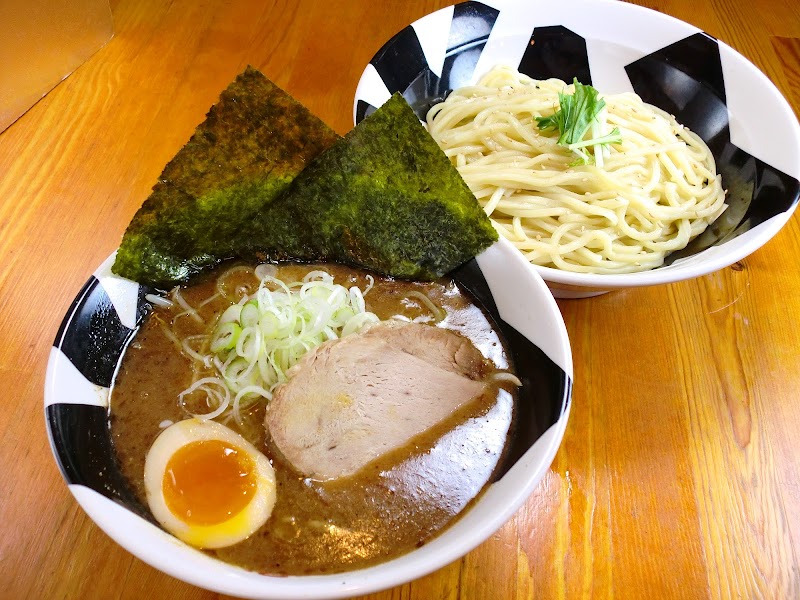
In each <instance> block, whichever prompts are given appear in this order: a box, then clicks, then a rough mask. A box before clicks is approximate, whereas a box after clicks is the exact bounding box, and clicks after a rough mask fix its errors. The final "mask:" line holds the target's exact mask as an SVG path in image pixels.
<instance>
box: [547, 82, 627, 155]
mask: <svg viewBox="0 0 800 600" xmlns="http://www.w3.org/2000/svg"><path fill="white" fill-rule="evenodd" d="M573 83H574V86H575V93H574V94H564V93H559V94H558V102H559V105H560V108H559V109H558V110H557V111H556V112H555V113H553V114H552V115H551V116H549V117H536V121H537V123H538V125H539V129H540V130H542V131H548V130H553V129H557V130H558V131H559V132H560V135H559V136H558V144H559V145H561V146H566V147H567V148H569V149H570V150H572V151H573V152H574V153H575V154H577V155H578V160H577V161H576V163H575V164H591V163H593V162H595V159H597V163H598V166H601V165H602V152H601V151H600V150H601V146H603V145H605V144H618V143H620V142H621V141H622V135H621V134H620V132H619V128H618V127H615V128H614V129H613V130H612V131H611V133H609V134H607V135H602V136H599V135H598V136H593V137H592V138H590V139H588V140H584V139H583V138H584V136H585V135H586V132H587V131H588V130H589V128H590V127H592V126H593V125H594V127H593V130H595V129H596V128H597V126H598V125H599V121H598V120H597V116H598V115H599V114H600V111H602V110H603V108H604V107H605V105H606V101H605V100H603V99H602V98H600V97H599V96H600V94H599V92H598V91H597V90H596V89H595V88H593V87H592V86H590V85H583V84H582V83H580V82H579V81H578V80H577V78H576V79H574V80H573ZM593 133H594V131H593ZM589 146H594V147H595V155H594V156H592V155H591V154H588V153H587V152H585V151H584V150H583V148H587V147H589Z"/></svg>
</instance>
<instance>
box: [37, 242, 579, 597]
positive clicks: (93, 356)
mask: <svg viewBox="0 0 800 600" xmlns="http://www.w3.org/2000/svg"><path fill="white" fill-rule="evenodd" d="M113 258H114V257H113V256H112V257H111V258H109V259H108V260H107V261H106V262H105V263H103V265H102V266H101V267H100V268H99V269H98V270H97V271H96V272H95V274H94V276H93V277H91V278H90V279H89V281H88V282H87V283H86V285H85V286H84V287H83V289H82V290H81V292H80V293H79V294H78V296H77V297H76V298H75V301H74V302H73V304H72V306H71V308H70V310H69V311H68V313H67V314H66V316H65V317H64V320H63V322H62V324H61V327H60V329H59V331H58V335H57V336H56V340H55V343H54V345H53V349H52V351H51V354H50V361H49V364H48V367H47V376H46V381H45V415H46V422H47V428H48V433H49V436H50V442H51V444H52V449H53V454H54V455H55V457H56V460H57V462H58V464H59V466H60V467H61V471H62V473H63V475H64V478H65V480H66V482H67V484H68V485H69V489H70V491H71V492H72V494H73V495H74V496H75V498H76V499H77V501H78V502H79V503H80V505H81V506H82V507H83V509H84V510H85V511H86V513H87V514H88V515H89V516H90V517H91V518H92V519H93V520H94V521H95V523H97V524H98V525H99V526H100V527H101V528H102V529H103V530H104V531H105V532H106V533H107V534H108V535H109V536H110V537H111V538H113V539H114V540H115V541H116V542H117V543H119V544H120V545H121V546H123V547H124V548H126V549H127V550H128V551H130V552H131V553H133V554H135V555H136V556H138V557H139V558H140V559H142V560H143V561H145V562H146V563H148V564H150V565H152V566H153V567H155V568H157V569H160V570H161V571H164V572H165V573H168V574H170V575H172V576H174V577H177V578H179V579H182V580H184V581H187V582H189V583H192V584H194V585H197V586H200V587H203V588H206V589H209V590H213V591H216V592H219V593H224V594H230V595H234V596H241V597H245V598H271V599H278V598H280V599H291V598H304V599H315V598H347V597H351V596H355V595H360V594H366V593H369V592H373V591H376V590H380V589H384V588H388V587H392V586H395V585H399V584H401V583H404V582H407V581H410V580H412V579H416V578H418V577H421V576H423V575H425V574H427V573H430V572H432V571H434V570H436V569H438V568H440V567H443V566H444V565H447V564H448V563H450V562H452V561H454V560H456V559H457V558H459V557H460V556H462V555H464V554H466V553H467V552H469V551H470V550H471V549H472V548H474V547H475V546H477V545H478V544H480V543H481V542H483V541H484V540H485V539H487V538H488V537H489V536H490V535H492V533H494V532H495V531H496V530H497V529H499V528H500V527H501V526H502V525H503V524H504V523H505V522H506V521H507V520H508V519H509V518H511V516H512V515H513V514H514V513H515V512H516V510H517V509H518V508H519V507H520V505H521V504H522V503H523V502H524V501H525V499H526V498H527V497H528V496H529V495H530V493H531V492H532V491H533V490H534V488H535V487H536V486H537V484H538V483H539V481H540V480H541V479H542V477H543V476H544V474H545V473H546V472H547V469H548V468H549V466H550V464H551V462H552V460H553V457H554V455H555V453H556V450H557V449H558V446H559V444H560V442H561V439H562V437H563V434H564V428H565V427H566V424H567V418H568V415H569V409H570V398H571V386H572V357H571V354H570V347H569V340H568V338H567V333H566V328H565V327H564V322H563V320H562V319H561V314H560V313H559V310H558V307H557V306H556V303H555V301H554V300H553V297H552V296H551V294H550V292H549V291H548V289H547V287H546V285H545V284H544V282H543V281H542V279H541V278H540V277H539V276H538V275H537V274H536V273H535V272H534V271H532V270H531V269H530V268H529V266H528V264H527V263H526V262H525V261H524V259H523V258H522V256H521V255H520V254H519V253H518V252H517V251H516V250H515V249H514V247H513V246H511V245H510V244H508V243H507V242H499V243H497V244H494V245H493V246H492V247H490V248H489V249H488V250H486V251H485V252H484V253H482V254H481V255H480V256H479V257H477V259H474V260H471V261H470V262H468V263H467V264H466V265H464V266H462V267H460V268H459V269H458V270H457V271H456V272H455V273H454V277H455V278H456V280H457V281H459V282H460V283H461V284H462V285H463V286H464V287H466V288H467V289H469V290H470V291H471V292H472V294H473V296H474V297H475V298H476V299H477V300H478V301H479V302H480V303H481V304H482V305H483V306H484V308H485V309H486V310H487V311H488V312H489V313H490V314H491V315H492V317H493V318H494V321H495V324H496V325H497V326H498V328H499V329H500V330H501V332H502V334H503V335H504V337H505V339H506V341H507V345H508V350H509V353H510V355H511V359H512V361H513V363H514V364H515V365H516V371H517V374H518V375H519V377H520V379H521V380H522V382H523V386H522V388H521V390H520V399H519V402H518V405H517V411H518V412H517V416H516V425H515V427H516V433H515V435H514V436H513V437H512V439H511V442H510V444H511V445H510V448H509V451H508V456H507V458H505V459H504V461H503V463H502V466H501V469H500V471H499V472H498V473H497V475H496V477H495V479H494V480H493V482H492V483H490V484H489V486H488V489H487V490H486V492H485V494H484V495H483V496H482V497H481V498H480V500H479V501H478V502H476V503H475V504H474V505H473V506H472V508H470V509H469V510H468V511H467V513H466V514H464V515H463V517H462V518H461V519H460V520H459V521H458V522H457V523H456V524H455V525H453V526H452V527H450V528H449V529H447V530H446V531H445V532H444V533H443V534H442V535H440V536H439V537H437V538H435V539H433V540H432V541H431V542H429V543H427V544H426V545H424V546H422V547H421V548H419V549H416V550H414V551H412V552H410V553H409V554H406V555H404V556H401V557H400V558H397V559H394V560H391V561H389V562H386V563H383V564H380V565H377V566H374V567H371V568H368V569H362V570H357V571H352V572H348V573H342V574H338V575H323V576H304V577H269V576H265V575H259V574H257V573H253V572H248V571H246V570H243V569H241V568H238V567H235V566H232V565H230V564H227V563H224V562H221V561H219V560H216V559H214V558H211V557H210V556H208V555H206V554H203V553H202V552H200V551H198V550H195V549H193V548H191V547H189V546H187V545H186V544H184V543H183V542H181V541H179V540H178V539H176V538H174V537H172V536H171V535H169V534H167V533H165V532H164V531H163V530H162V529H160V528H159V527H158V526H157V525H155V524H154V521H153V519H152V517H151V516H150V515H149V513H148V511H147V510H146V509H145V508H144V507H143V506H142V505H141V504H140V503H139V502H138V501H137V500H136V498H135V497H134V496H133V494H132V493H131V491H130V488H129V486H128V484H127V482H126V481H125V479H124V477H123V476H122V475H121V473H120V470H119V468H118V465H117V463H116V459H115V455H114V452H113V448H112V446H111V437H110V432H109V428H108V418H109V409H108V405H109V388H110V386H111V383H112V380H113V378H114V374H115V371H116V368H117V364H118V363H119V360H120V359H121V357H122V355H123V353H124V350H125V347H126V345H127V343H128V342H129V341H130V339H131V337H132V336H133V334H134V333H135V330H136V328H137V327H138V325H139V324H140V323H141V321H142V319H143V318H145V316H146V315H147V313H148V312H149V310H150V308H151V307H150V305H149V304H148V302H147V300H146V298H145V295H146V294H147V293H148V292H151V291H153V290H149V289H147V288H144V287H142V286H139V285H138V284H136V283H134V282H132V281H128V280H126V279H121V278H119V277H116V276H114V275H112V274H111V271H110V269H111V264H112V263H113ZM279 501H280V500H279ZM268 525H269V523H268Z"/></svg>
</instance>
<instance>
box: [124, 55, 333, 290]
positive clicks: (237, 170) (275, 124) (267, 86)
mask: <svg viewBox="0 0 800 600" xmlns="http://www.w3.org/2000/svg"><path fill="white" fill-rule="evenodd" d="M338 139H339V136H338V135H337V134H336V133H335V132H334V131H333V130H332V129H330V128H329V127H328V126H327V125H326V124H325V123H323V122H322V121H321V120H320V119H319V118H317V117H316V116H315V115H313V114H312V113H310V112H309V111H308V109H306V108H305V107H304V106H303V105H302V104H300V103H299V102H297V101H296V100H295V99H294V98H292V97H291V96H290V95H289V94H287V93H286V92H284V91H283V90H282V89H281V88H279V87H278V86H277V85H275V84H274V83H272V82H271V81H270V80H269V79H267V78H266V77H265V76H264V75H263V74H261V73H260V72H259V71H257V70H256V69H253V68H251V67H248V68H247V69H246V70H245V71H244V72H243V73H242V74H240V75H239V76H238V77H237V78H236V79H235V80H234V81H233V83H231V85H229V86H228V88H227V89H225V91H223V92H222V94H221V96H220V100H219V102H218V103H217V104H215V105H214V106H212V107H211V109H210V111H209V112H208V115H207V116H206V120H205V121H204V122H203V123H201V124H200V125H199V126H198V127H197V129H196V131H195V133H194V135H193V136H192V138H191V139H190V140H189V142H188V143H187V144H186V145H185V146H184V147H183V148H182V149H181V150H180V151H179V152H178V153H177V154H176V155H175V157H174V158H173V159H172V160H171V161H170V162H169V164H167V166H166V167H165V168H164V171H163V172H162V174H161V176H160V178H159V181H158V183H157V184H156V185H155V187H154V188H153V191H152V194H151V195H150V197H149V198H147V200H145V202H144V204H143V205H142V207H141V208H140V209H139V211H138V212H137V213H136V215H135V216H134V218H133V220H132V221H131V223H130V225H129V226H128V229H127V231H126V232H125V235H124V237H123V239H122V243H121V245H120V248H119V250H118V251H117V257H116V260H115V262H114V266H113V271H114V273H117V274H118V275H121V276H123V277H127V278H129V279H133V280H135V281H139V282H140V283H146V284H149V285H154V286H156V287H169V286H171V285H174V284H175V283H178V282H184V281H186V280H187V279H188V278H189V277H190V276H191V275H193V274H195V273H197V272H199V271H200V270H202V269H204V268H206V267H209V266H213V265H215V264H216V263H218V262H219V261H221V260H223V259H226V258H231V257H234V256H237V255H238V254H239V247H240V240H241V239H242V237H243V236H248V235H250V231H249V228H250V224H251V223H252V222H253V220H254V219H256V218H257V216H258V215H259V214H260V213H262V212H264V210H265V207H266V206H267V205H268V204H269V203H270V202H271V201H272V200H273V199H274V198H276V197H277V196H278V195H279V194H280V193H281V192H282V191H284V190H285V189H286V187H287V186H288V185H289V183H290V182H291V181H292V179H294V177H295V176H296V175H297V174H298V173H300V171H302V170H303V169H304V168H305V166H306V165H307V164H308V163H309V162H310V161H311V159H313V158H314V157H315V156H317V155H318V154H319V153H320V152H322V151H323V150H324V149H326V148H328V147H329V146H331V145H332V144H333V143H334V142H335V141H336V140H338Z"/></svg>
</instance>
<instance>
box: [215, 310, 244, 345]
mask: <svg viewBox="0 0 800 600" xmlns="http://www.w3.org/2000/svg"><path fill="white" fill-rule="evenodd" d="M231 308H233V307H231ZM223 316H224V315H223ZM241 333H242V328H241V327H239V324H238V323H236V322H233V321H228V322H227V323H222V324H221V325H220V326H219V327H217V330H216V331H215V332H214V337H213V338H212V339H211V351H212V352H214V353H215V354H216V353H218V352H222V351H223V350H230V349H231V348H233V347H235V346H236V341H237V340H238V339H239V335H240V334H241Z"/></svg>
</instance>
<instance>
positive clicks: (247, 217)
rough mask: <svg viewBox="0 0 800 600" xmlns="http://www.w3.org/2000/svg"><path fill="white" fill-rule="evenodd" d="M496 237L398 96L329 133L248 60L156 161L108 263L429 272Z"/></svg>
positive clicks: (136, 275)
mask: <svg viewBox="0 0 800 600" xmlns="http://www.w3.org/2000/svg"><path fill="white" fill-rule="evenodd" d="M326 148H327V150H326ZM495 240H497V233H496V232H495V230H494V228H493V227H492V225H491V222H490V221H489V219H488V217H487V216H486V215H485V214H484V212H483V210H482V209H481V207H480V205H479V204H478V202H477V200H476V199H475V196H474V195H473V194H472V192H470V190H469V188H468V187H467V185H466V183H464V181H463V179H462V178H461V176H460V175H459V174H458V171H457V170H456V169H455V168H454V167H453V166H452V165H451V164H450V161H449V159H448V158H447V157H446V156H445V155H444V153H443V152H442V151H441V150H440V149H439V147H438V146H437V144H436V142H435V141H434V140H433V138H431V137H430V135H429V134H428V132H427V131H426V130H425V128H424V127H423V126H422V125H421V124H420V122H419V120H418V119H417V117H416V116H415V114H414V112H413V111H412V110H411V108H410V107H409V106H408V104H407V103H406V101H405V100H404V99H403V98H402V96H400V95H399V94H395V96H393V97H392V98H391V99H390V100H389V101H388V102H386V103H385V104H384V105H383V106H382V107H381V108H379V109H378V110H376V111H375V112H374V113H373V114H372V115H370V116H369V117H368V118H366V119H365V120H364V121H362V122H361V123H360V124H359V125H358V126H357V127H356V128H355V129H353V130H352V131H351V132H350V133H348V134H347V135H346V136H345V137H344V138H338V136H336V134H335V133H333V132H332V131H331V130H330V129H328V128H327V126H325V125H324V123H322V122H321V121H320V120H319V119H317V118H316V117H314V116H313V115H311V114H310V113H309V112H308V111H307V110H306V109H305V108H304V107H302V106H301V105H300V104H298V103H297V102H296V101H295V100H293V99H292V98H291V97H290V96H288V95H287V94H286V93H285V92H284V91H282V90H280V88H278V87H277V86H275V85H274V84H273V83H272V82H270V81H269V80H267V79H266V78H265V77H264V76H263V75H261V74H260V73H258V72H257V71H255V70H253V69H250V68H248V70H247V71H245V72H244V73H243V74H242V75H240V76H239V77H238V78H237V79H236V81H234V83H233V84H231V86H229V87H228V89H227V90H225V92H223V94H222V97H221V99H220V101H219V103H217V104H216V105H215V106H213V107H212V109H211V111H210V112H209V114H208V117H207V119H206V121H205V122H204V123H203V124H201V125H200V126H199V127H198V129H197V131H196V132H195V134H194V135H193V136H192V139H191V140H190V141H189V143H188V144H187V145H186V146H185V147H184V148H183V149H182V150H181V151H180V152H179V153H178V154H177V155H176V156H175V158H174V159H173V160H172V161H171V162H170V163H169V164H168V165H167V166H166V168H165V169H164V172H163V173H162V176H161V179H160V181H159V183H158V184H157V185H156V186H155V187H154V189H153V193H152V194H151V195H150V197H149V198H148V199H147V200H146V201H145V203H144V205H143V206H142V208H141V209H140V210H139V211H138V212H137V213H136V215H135V217H134V219H133V221H132V222H131V224H130V226H129V227H128V230H127V231H126V232H125V236H124V238H123V241H122V244H121V246H120V249H119V251H118V253H117V258H116V262H115V263H114V267H113V270H114V272H115V273H117V274H119V275H122V276H124V277H128V278H130V279H133V280H136V281H139V282H141V283H146V284H149V285H153V286H156V287H161V288H166V287H169V286H172V285H174V284H176V283H182V282H185V281H186V280H187V279H188V278H189V277H191V276H192V275H193V274H195V273H198V272H199V271H201V270H203V269H205V268H207V267H210V266H213V265H215V264H217V263H218V262H220V261H221V260H224V259H226V258H232V257H235V256H238V257H244V258H254V257H255V258H258V259H260V260H270V259H284V258H294V259H298V260H326V261H334V262H342V263H348V264H354V265H360V266H363V267H366V268H368V269H372V270H375V271H379V272H382V273H386V274H388V275H392V276H396V277H404V278H416V279H435V278H437V277H441V276H442V275H444V274H445V273H447V272H449V271H450V270H452V269H454V268H455V267H457V266H458V265H460V264H461V263H463V262H465V261H466V260H468V259H469V258H471V257H472V256H475V255H476V254H478V253H479V252H480V251H481V250H483V249H484V248H486V247H488V246H489V245H490V244H491V243H492V242H494V241H495Z"/></svg>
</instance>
